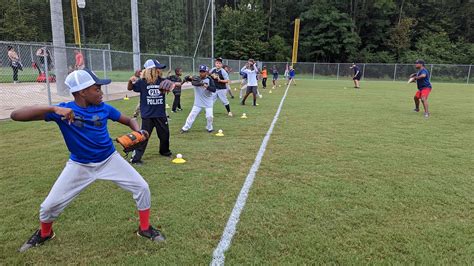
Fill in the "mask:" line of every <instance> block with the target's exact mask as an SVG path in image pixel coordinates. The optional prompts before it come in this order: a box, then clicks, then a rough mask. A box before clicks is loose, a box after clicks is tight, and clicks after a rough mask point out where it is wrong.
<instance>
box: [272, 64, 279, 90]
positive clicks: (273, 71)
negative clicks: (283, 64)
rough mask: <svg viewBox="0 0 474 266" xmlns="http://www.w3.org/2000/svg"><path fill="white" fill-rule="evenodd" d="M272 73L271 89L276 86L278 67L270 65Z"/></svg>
mask: <svg viewBox="0 0 474 266" xmlns="http://www.w3.org/2000/svg"><path fill="white" fill-rule="evenodd" d="M272 74H273V78H272V82H273V87H272V89H275V88H276V86H277V81H278V69H277V67H276V66H275V65H273V67H272Z"/></svg>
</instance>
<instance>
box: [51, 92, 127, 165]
mask: <svg viewBox="0 0 474 266" xmlns="http://www.w3.org/2000/svg"><path fill="white" fill-rule="evenodd" d="M57 106H59V107H65V108H71V109H72V110H73V111H74V118H75V119H74V122H73V123H71V124H69V123H68V121H67V120H63V119H62V118H63V117H62V116H60V115H57V114H56V113H48V114H46V117H45V120H46V121H54V122H56V124H58V126H59V129H60V130H61V133H62V134H63V137H64V141H65V142H66V146H67V148H68V150H69V152H70V153H71V155H70V157H69V158H71V160H73V161H75V162H79V163H97V162H102V161H104V160H105V159H107V158H108V157H109V156H110V155H112V153H114V152H115V147H114V144H113V143H112V139H111V138H110V135H109V132H108V131H107V120H108V119H111V120H112V121H117V120H118V119H119V118H120V112H119V111H118V110H117V109H115V108H114V107H112V106H110V105H108V104H106V103H101V104H99V105H92V106H88V107H86V108H84V107H81V106H78V105H77V104H76V103H75V102H74V101H72V102H67V103H60V104H58V105H57Z"/></svg>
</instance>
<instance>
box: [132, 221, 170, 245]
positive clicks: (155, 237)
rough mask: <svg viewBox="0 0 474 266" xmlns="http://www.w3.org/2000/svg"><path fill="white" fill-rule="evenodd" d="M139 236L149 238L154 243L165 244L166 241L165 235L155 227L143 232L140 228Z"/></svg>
mask: <svg viewBox="0 0 474 266" xmlns="http://www.w3.org/2000/svg"><path fill="white" fill-rule="evenodd" d="M137 235H138V236H141V237H144V238H148V239H150V240H151V241H154V242H163V241H165V240H166V237H165V235H163V233H161V231H160V230H158V229H155V228H153V226H151V225H150V227H148V229H147V230H141V229H140V228H138V231H137Z"/></svg>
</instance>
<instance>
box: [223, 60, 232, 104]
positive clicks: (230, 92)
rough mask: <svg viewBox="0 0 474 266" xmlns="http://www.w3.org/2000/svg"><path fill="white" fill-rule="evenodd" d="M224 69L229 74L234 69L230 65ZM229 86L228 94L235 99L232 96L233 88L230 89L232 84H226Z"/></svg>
mask: <svg viewBox="0 0 474 266" xmlns="http://www.w3.org/2000/svg"><path fill="white" fill-rule="evenodd" d="M222 68H224V70H225V71H226V72H227V74H229V73H231V72H232V68H231V67H230V66H228V65H224V66H223V67H222ZM226 85H227V92H228V93H229V95H230V98H231V99H234V95H233V94H232V88H231V87H230V82H229V83H227V84H226Z"/></svg>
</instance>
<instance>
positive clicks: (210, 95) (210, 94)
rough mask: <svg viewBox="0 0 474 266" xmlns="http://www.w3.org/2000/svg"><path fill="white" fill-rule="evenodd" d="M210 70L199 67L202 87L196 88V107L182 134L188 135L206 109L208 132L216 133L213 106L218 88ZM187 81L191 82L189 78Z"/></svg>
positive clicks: (202, 66) (205, 67) (192, 110)
mask: <svg viewBox="0 0 474 266" xmlns="http://www.w3.org/2000/svg"><path fill="white" fill-rule="evenodd" d="M208 73H209V68H208V67H207V66H205V65H200V66H199V77H200V78H201V80H202V84H203V85H202V86H194V105H193V108H192V109H191V112H190V113H189V115H188V118H187V119H186V123H185V124H184V126H183V127H182V128H181V133H186V132H188V131H189V129H191V127H192V126H193V123H194V120H196V117H197V116H198V115H199V113H200V112H201V110H202V109H203V108H204V109H205V111H206V120H207V125H206V129H207V132H209V133H211V132H213V131H214V128H213V126H212V122H213V120H214V115H213V106H214V101H215V94H216V88H215V85H214V81H213V80H212V79H211V78H210V77H208ZM185 81H190V80H189V78H188V77H187V79H186V78H185Z"/></svg>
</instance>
